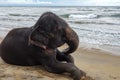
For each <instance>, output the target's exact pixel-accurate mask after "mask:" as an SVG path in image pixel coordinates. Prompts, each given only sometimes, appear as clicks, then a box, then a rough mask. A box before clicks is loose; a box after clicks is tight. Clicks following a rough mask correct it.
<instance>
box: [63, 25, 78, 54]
mask: <svg viewBox="0 0 120 80" xmlns="http://www.w3.org/2000/svg"><path fill="white" fill-rule="evenodd" d="M64 37H65V42H66V43H67V44H68V46H69V47H68V48H67V49H65V50H64V51H63V53H64V54H70V53H72V52H74V51H75V50H76V49H77V48H78V45H79V37H78V35H77V33H76V32H75V31H74V30H72V29H71V28H70V27H66V28H65V36H64Z"/></svg>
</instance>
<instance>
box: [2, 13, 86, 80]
mask: <svg viewBox="0 0 120 80" xmlns="http://www.w3.org/2000/svg"><path fill="white" fill-rule="evenodd" d="M65 43H67V44H68V46H69V47H68V48H67V49H65V50H64V51H62V52H60V51H59V50H58V49H57V48H58V47H60V46H62V45H63V44H65ZM78 44H79V39H78V36H77V34H76V33H75V32H74V31H73V30H72V29H71V28H70V27H69V25H68V24H67V23H66V22H65V21H64V20H63V19H61V18H60V17H58V16H57V15H55V14H54V13H52V12H46V13H44V14H43V15H41V17H40V18H39V19H38V21H37V22H36V24H35V25H34V26H33V27H30V28H16V29H13V30H11V31H10V32H9V33H8V34H7V36H6V37H5V38H4V39H3V41H2V43H1V46H0V55H1V58H2V59H3V60H4V61H5V62H6V63H9V64H14V65H21V66H33V65H42V66H43V67H44V68H45V69H46V70H47V71H49V72H52V73H63V72H68V73H71V75H72V76H73V78H74V80H80V79H81V77H82V76H85V73H84V72H83V71H81V70H79V69H78V68H77V67H76V66H75V65H74V60H73V58H72V56H71V55H70V54H71V53H72V52H74V51H75V50H76V49H77V48H78ZM62 61H66V63H63V62H62Z"/></svg>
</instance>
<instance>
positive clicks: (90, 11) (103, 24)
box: [0, 7, 120, 46]
mask: <svg viewBox="0 0 120 80" xmlns="http://www.w3.org/2000/svg"><path fill="white" fill-rule="evenodd" d="M48 11H51V12H53V13H56V14H57V15H59V16H60V17H61V18H63V19H64V20H66V21H67V23H68V24H69V25H70V27H72V28H73V29H74V30H75V31H76V32H77V34H78V36H79V38H80V43H86V44H87V43H88V44H94V45H111V46H120V7H0V37H2V38H4V37H5V35H6V34H7V33H8V32H9V31H10V30H11V29H13V28H21V27H31V26H33V25H34V24H35V23H36V21H37V20H38V18H39V17H40V15H41V14H42V13H44V12H48Z"/></svg>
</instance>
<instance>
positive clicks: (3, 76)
mask: <svg viewBox="0 0 120 80" xmlns="http://www.w3.org/2000/svg"><path fill="white" fill-rule="evenodd" d="M1 41H2V39H0V42H1ZM62 48H64V47H62ZM72 55H73V57H74V59H75V64H76V66H77V67H78V68H80V69H81V70H83V71H85V72H86V73H87V76H90V77H91V78H92V79H91V78H90V77H89V78H88V79H86V80H120V56H114V55H110V54H109V52H107V51H104V50H102V49H98V48H95V47H91V46H89V45H84V46H83V44H81V45H80V47H79V48H78V49H77V50H76V51H75V52H74V53H73V54H72ZM0 80H72V78H71V77H69V76H68V75H65V74H53V73H49V72H47V71H45V70H44V69H43V68H42V67H40V66H32V67H23V66H15V65H9V64H6V63H5V62H4V61H3V60H2V59H1V58H0Z"/></svg>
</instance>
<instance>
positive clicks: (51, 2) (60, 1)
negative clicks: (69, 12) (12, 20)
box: [0, 0, 120, 6]
mask: <svg viewBox="0 0 120 80" xmlns="http://www.w3.org/2000/svg"><path fill="white" fill-rule="evenodd" d="M10 4H11V5H18V4H19V5H42V6H120V0H0V5H10Z"/></svg>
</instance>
